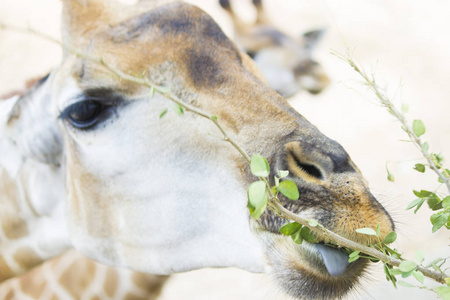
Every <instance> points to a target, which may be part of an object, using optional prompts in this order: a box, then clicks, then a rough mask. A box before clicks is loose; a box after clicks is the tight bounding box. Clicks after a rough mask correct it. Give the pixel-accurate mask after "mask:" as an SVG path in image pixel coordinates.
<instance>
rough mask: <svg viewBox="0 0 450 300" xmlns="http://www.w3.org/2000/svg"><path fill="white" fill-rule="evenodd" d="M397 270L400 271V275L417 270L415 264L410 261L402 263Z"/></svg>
mask: <svg viewBox="0 0 450 300" xmlns="http://www.w3.org/2000/svg"><path fill="white" fill-rule="evenodd" d="M398 268H399V270H400V271H402V273H409V272H412V271H414V270H416V268H417V264H416V263H415V262H413V261H410V260H405V261H403V262H402V263H401V264H400V265H399V266H398Z"/></svg>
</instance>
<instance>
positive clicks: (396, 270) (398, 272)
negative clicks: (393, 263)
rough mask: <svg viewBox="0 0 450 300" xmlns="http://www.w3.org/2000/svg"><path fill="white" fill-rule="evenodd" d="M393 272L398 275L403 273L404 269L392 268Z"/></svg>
mask: <svg viewBox="0 0 450 300" xmlns="http://www.w3.org/2000/svg"><path fill="white" fill-rule="evenodd" d="M391 273H392V275H394V276H397V275H400V274H402V271H400V270H399V269H392V271H391Z"/></svg>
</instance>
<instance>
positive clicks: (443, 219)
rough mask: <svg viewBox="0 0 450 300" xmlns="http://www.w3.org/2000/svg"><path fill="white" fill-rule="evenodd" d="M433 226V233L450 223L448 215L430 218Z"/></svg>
mask: <svg viewBox="0 0 450 300" xmlns="http://www.w3.org/2000/svg"><path fill="white" fill-rule="evenodd" d="M430 221H431V224H433V229H432V232H433V233H435V232H436V231H438V230H439V229H440V228H441V227H442V226H444V224H445V223H447V221H448V215H447V214H445V213H437V214H434V215H432V216H431V217H430Z"/></svg>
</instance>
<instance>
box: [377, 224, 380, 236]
mask: <svg viewBox="0 0 450 300" xmlns="http://www.w3.org/2000/svg"><path fill="white" fill-rule="evenodd" d="M380 232H381V225H380V223H378V224H377V231H376V233H377V236H378V237H379V236H380Z"/></svg>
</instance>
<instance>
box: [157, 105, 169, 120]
mask: <svg viewBox="0 0 450 300" xmlns="http://www.w3.org/2000/svg"><path fill="white" fill-rule="evenodd" d="M167 112H168V109H167V108H166V109H165V110H163V111H162V112H161V113H160V114H159V118H158V119H161V118H162V117H164V116H165V115H166V114H167Z"/></svg>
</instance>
